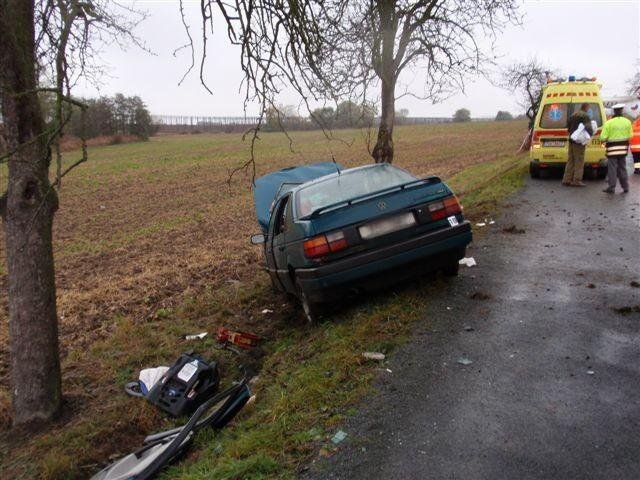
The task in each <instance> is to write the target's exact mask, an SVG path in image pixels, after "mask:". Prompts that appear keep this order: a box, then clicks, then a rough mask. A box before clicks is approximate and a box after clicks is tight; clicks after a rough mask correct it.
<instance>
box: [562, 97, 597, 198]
mask: <svg viewBox="0 0 640 480" xmlns="http://www.w3.org/2000/svg"><path fill="white" fill-rule="evenodd" d="M587 110H589V104H588V103H583V104H582V105H581V106H580V110H578V111H577V112H574V114H573V115H571V116H570V117H569V122H568V125H567V128H568V130H569V157H568V158H567V165H566V166H565V167H564V176H563V177H562V184H563V185H566V186H570V187H584V186H585V184H584V183H582V174H583V173H584V151H585V149H586V148H587V147H586V146H585V145H582V144H580V143H577V142H574V141H573V140H572V139H571V134H572V133H573V132H575V131H576V130H577V129H578V127H579V126H580V124H583V125H584V128H585V130H586V131H587V132H589V135H593V129H592V128H591V118H590V117H589V114H587Z"/></svg>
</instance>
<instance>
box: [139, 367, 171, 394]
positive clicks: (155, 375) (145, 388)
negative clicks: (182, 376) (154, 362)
mask: <svg viewBox="0 0 640 480" xmlns="http://www.w3.org/2000/svg"><path fill="white" fill-rule="evenodd" d="M168 370H169V367H156V368H145V369H144V370H140V375H139V376H138V380H139V383H140V390H141V391H142V393H143V394H144V395H146V394H147V393H148V392H149V390H151V389H152V388H153V386H154V385H155V384H156V382H157V381H158V380H160V379H161V378H162V376H163V375H164V374H165V373H167V371H168Z"/></svg>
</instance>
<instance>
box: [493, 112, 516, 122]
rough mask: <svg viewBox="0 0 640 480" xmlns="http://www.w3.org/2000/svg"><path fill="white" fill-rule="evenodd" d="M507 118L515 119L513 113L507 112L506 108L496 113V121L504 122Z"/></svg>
mask: <svg viewBox="0 0 640 480" xmlns="http://www.w3.org/2000/svg"><path fill="white" fill-rule="evenodd" d="M506 120H513V115H511V113H510V112H506V111H504V110H498V113H497V114H496V121H497V122H504V121H506Z"/></svg>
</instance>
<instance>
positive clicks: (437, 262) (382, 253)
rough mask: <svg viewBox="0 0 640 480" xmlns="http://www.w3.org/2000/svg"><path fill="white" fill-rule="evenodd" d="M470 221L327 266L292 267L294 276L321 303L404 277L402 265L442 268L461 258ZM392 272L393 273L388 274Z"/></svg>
mask: <svg viewBox="0 0 640 480" xmlns="http://www.w3.org/2000/svg"><path fill="white" fill-rule="evenodd" d="M471 240H472V233H471V224H470V223H469V222H468V221H466V220H465V221H464V222H462V223H460V225H457V226H455V227H448V228H445V229H442V230H438V231H436V232H429V233H426V234H423V235H420V236H419V237H414V238H411V239H409V240H405V241H404V242H401V243H396V244H393V245H389V246H386V247H383V248H379V249H376V250H371V251H367V252H363V253H360V254H357V255H353V256H351V257H347V258H344V259H341V260H337V261H334V262H332V263H330V264H327V265H321V266H318V267H313V268H300V269H297V270H296V279H297V280H298V283H299V284H300V286H301V287H302V289H303V290H304V291H305V293H306V294H307V297H308V298H309V300H311V301H313V302H323V301H328V300H331V299H332V298H336V297H339V296H341V295H344V293H346V292H348V291H349V290H352V289H357V288H358V287H361V286H368V285H371V286H373V285H374V284H375V283H376V280H378V282H377V283H380V282H379V280H380V278H379V277H380V275H384V279H383V282H384V283H385V284H387V283H389V282H392V281H394V280H397V279H398V278H401V277H406V276H408V275H407V274H408V273H409V271H408V269H407V268H406V267H408V266H417V267H419V270H420V271H421V272H426V271H430V270H436V269H438V268H442V267H443V266H445V265H446V264H447V263H448V262H451V261H452V260H453V259H454V258H453V257H455V260H458V259H460V258H462V256H463V255H464V249H465V247H466V246H467V245H468V244H469V243H470V242H471ZM390 273H392V274H393V275H390Z"/></svg>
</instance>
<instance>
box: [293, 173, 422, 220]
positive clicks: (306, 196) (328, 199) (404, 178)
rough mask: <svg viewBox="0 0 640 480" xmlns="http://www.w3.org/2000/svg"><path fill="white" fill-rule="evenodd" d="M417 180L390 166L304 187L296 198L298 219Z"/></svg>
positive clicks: (341, 175)
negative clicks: (329, 206)
mask: <svg viewBox="0 0 640 480" xmlns="http://www.w3.org/2000/svg"><path fill="white" fill-rule="evenodd" d="M413 180H416V177H414V176H413V175H411V174H409V173H408V172H405V171H404V170H402V169H399V168H396V167H394V166H392V165H376V166H372V167H369V168H362V169H358V170H354V171H351V172H349V171H346V172H343V173H342V174H340V175H336V176H334V177H332V178H328V179H326V180H323V181H320V182H319V183H314V184H312V185H309V186H308V187H303V188H302V189H301V190H300V191H299V192H298V194H297V204H296V208H297V212H298V217H305V216H307V215H309V214H311V213H313V212H314V211H315V210H317V209H318V208H322V207H326V206H328V205H333V204H336V203H341V202H344V201H347V200H349V199H352V198H356V197H360V196H362V195H367V194H369V193H374V192H378V191H380V190H384V189H386V188H390V187H394V186H396V185H401V184H403V183H407V182H411V181H413Z"/></svg>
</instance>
